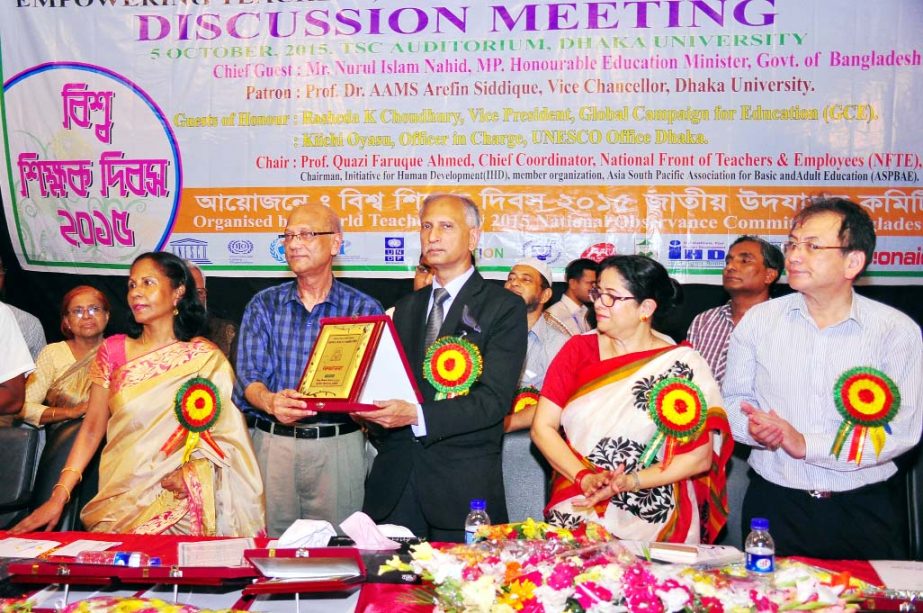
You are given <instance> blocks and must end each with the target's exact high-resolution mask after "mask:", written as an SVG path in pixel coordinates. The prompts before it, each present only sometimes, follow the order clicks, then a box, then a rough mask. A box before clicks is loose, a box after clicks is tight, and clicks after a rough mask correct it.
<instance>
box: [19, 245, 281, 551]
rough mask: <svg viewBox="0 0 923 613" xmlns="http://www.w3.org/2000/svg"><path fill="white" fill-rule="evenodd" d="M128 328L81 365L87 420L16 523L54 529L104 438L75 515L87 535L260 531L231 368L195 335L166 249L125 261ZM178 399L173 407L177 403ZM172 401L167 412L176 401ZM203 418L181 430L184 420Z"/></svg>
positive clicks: (189, 297) (194, 317)
mask: <svg viewBox="0 0 923 613" xmlns="http://www.w3.org/2000/svg"><path fill="white" fill-rule="evenodd" d="M128 305H129V307H130V308H131V311H132V313H133V314H134V322H135V325H134V326H133V329H132V332H131V334H130V335H129V336H125V335H123V334H117V335H115V336H111V337H109V338H108V339H106V340H105V341H104V342H103V343H102V345H100V347H99V350H98V351H97V356H96V360H95V361H94V362H93V364H92V366H91V368H90V379H91V381H92V386H91V388H90V400H89V404H88V407H87V413H86V417H85V419H84V422H83V424H82V425H81V428H80V432H79V434H78V435H77V439H76V440H75V442H74V446H73V448H72V449H71V452H70V455H69V456H68V458H67V464H66V465H65V467H64V469H63V470H62V471H61V474H60V478H59V480H58V483H57V484H56V485H55V486H54V488H53V490H52V494H51V498H50V499H49V500H48V501H47V502H45V503H44V504H43V505H42V506H40V507H39V508H38V509H36V510H35V511H34V512H33V513H32V514H31V515H30V516H29V517H27V518H26V519H24V520H23V521H22V522H20V523H19V524H17V526H16V527H14V529H13V530H14V532H17V533H18V532H28V531H33V530H42V529H48V528H49V527H52V526H55V525H57V523H58V520H59V518H60V516H61V513H62V510H63V509H64V506H65V504H66V503H67V502H68V500H69V499H70V494H71V492H72V491H73V489H74V487H75V486H76V485H77V483H78V482H79V481H80V478H81V476H82V473H83V470H84V468H85V467H86V466H87V464H88V462H89V461H90V459H91V458H92V456H93V454H94V452H95V451H96V448H97V447H98V446H99V444H100V442H101V441H102V439H103V437H104V436H106V445H105V447H104V448H103V452H102V459H101V461H100V467H99V492H98V493H97V494H96V496H95V497H94V498H93V499H92V500H91V501H90V502H89V503H88V504H87V505H86V506H85V507H84V508H83V510H82V512H81V513H80V519H81V520H82V521H83V524H84V525H85V526H86V528H87V529H88V530H91V531H94V532H117V533H118V532H123V533H128V532H131V533H138V534H186V535H196V536H216V535H217V536H255V535H259V534H262V533H264V513H263V507H264V503H263V483H262V481H261V479H260V474H259V470H258V468H257V465H256V458H255V457H254V455H253V447H252V446H251V443H250V437H249V434H248V432H247V427H246V424H245V423H244V419H243V416H242V415H241V414H240V412H239V411H238V410H237V408H236V407H235V406H234V404H233V402H232V401H231V389H232V387H233V382H234V373H233V371H232V370H231V365H230V364H229V363H228V361H227V359H226V358H225V357H224V354H222V353H221V351H219V350H218V348H217V347H215V345H213V344H212V343H210V342H209V341H206V340H204V339H201V338H196V337H197V335H198V334H199V333H200V332H201V331H202V329H203V328H204V325H205V309H204V308H203V307H202V305H201V303H200V302H199V300H198V298H197V297H196V294H195V285H194V283H193V280H192V276H191V275H190V274H189V270H188V269H187V268H186V265H185V264H184V263H183V261H182V260H181V259H179V258H178V257H176V256H175V255H173V254H171V253H164V252H158V253H145V254H142V255H140V256H138V258H137V259H135V261H134V263H133V264H132V266H131V272H130V275H129V278H128ZM177 403H178V407H177ZM176 408H178V409H179V411H178V412H177V411H176V410H175V409H176ZM212 410H213V416H211V417H210V419H212V420H214V421H213V422H212V424H211V425H210V426H209V427H208V428H207V429H206V430H205V431H202V432H201V438H197V437H191V436H190V435H191V434H192V432H191V431H190V430H189V428H190V427H192V426H193V423H192V422H191V420H192V419H196V420H197V422H201V421H202V420H206V419H208V418H209V415H208V413H203V412H204V411H212Z"/></svg>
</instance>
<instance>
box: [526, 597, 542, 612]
mask: <svg viewBox="0 0 923 613" xmlns="http://www.w3.org/2000/svg"><path fill="white" fill-rule="evenodd" d="M521 610H522V612H523V613H545V605H543V604H542V603H540V602H539V601H538V598H530V599H529V600H526V601H525V602H523V603H522V609H521Z"/></svg>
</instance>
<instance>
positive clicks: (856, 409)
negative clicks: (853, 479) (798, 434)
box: [830, 366, 901, 464]
mask: <svg viewBox="0 0 923 613" xmlns="http://www.w3.org/2000/svg"><path fill="white" fill-rule="evenodd" d="M833 402H834V404H836V410H837V411H838V412H839V413H840V415H842V416H843V423H842V424H840V429H839V430H838V431H837V433H836V437H834V439H833V445H831V447H830V453H831V454H832V455H833V456H834V457H836V458H839V457H840V452H842V451H843V445H845V444H846V439H848V438H849V435H850V434H852V441H851V443H850V445H849V455H848V456H847V460H848V461H850V462H855V463H856V464H859V463H860V462H862V451H863V448H864V447H865V438H866V437H865V435H866V434H868V438H869V439H870V440H871V441H872V446H873V447H874V449H875V456H876V457H877V456H878V455H880V454H881V450H882V449H883V448H884V446H885V434H886V433H888V434H890V432H891V428H890V426H889V425H888V424H889V423H890V422H891V420H892V419H894V415H895V414H897V411H898V409H899V408H900V406H901V392H900V390H898V388H897V385H895V383H894V381H892V380H891V378H890V377H889V376H888V375H886V374H885V373H883V372H881V371H880V370H877V369H874V368H871V367H866V366H860V367H857V368H852V369H850V370H847V371H846V372H844V373H843V374H842V375H840V378H839V379H837V382H836V384H835V385H834V386H833Z"/></svg>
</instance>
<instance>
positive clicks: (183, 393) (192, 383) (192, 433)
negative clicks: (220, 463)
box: [160, 377, 224, 464]
mask: <svg viewBox="0 0 923 613" xmlns="http://www.w3.org/2000/svg"><path fill="white" fill-rule="evenodd" d="M173 412H174V413H175V414H176V419H177V421H179V426H177V427H176V430H174V431H173V434H171V435H170V438H169V439H167V442H166V443H164V444H163V447H161V448H160V450H161V451H162V452H163V453H164V454H165V455H170V454H171V453H173V452H174V451H176V450H177V449H178V448H179V446H180V445H181V444H182V443H183V438H184V435H185V445H184V447H185V448H184V450H183V464H185V463H186V462H188V461H189V457H190V456H191V455H192V451H193V449H195V447H196V445H198V444H199V439H200V438H201V439H203V440H204V441H205V442H206V443H208V444H209V446H211V448H212V449H214V450H215V453H217V454H218V455H219V456H220V457H222V458H223V457H224V453H223V452H222V451H221V448H220V447H218V444H217V443H216V442H215V439H214V438H212V435H211V433H210V432H209V431H208V430H209V428H211V427H212V426H213V425H215V422H216V421H218V416H219V415H220V414H221V396H220V394H219V393H218V388H217V387H215V384H214V383H212V382H211V381H209V380H208V379H205V378H204V377H193V378H192V379H189V381H186V383H184V384H183V386H182V387H180V388H179V391H177V392H176V401H175V402H174V404H173Z"/></svg>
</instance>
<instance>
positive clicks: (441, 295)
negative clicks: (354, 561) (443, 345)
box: [423, 287, 449, 349]
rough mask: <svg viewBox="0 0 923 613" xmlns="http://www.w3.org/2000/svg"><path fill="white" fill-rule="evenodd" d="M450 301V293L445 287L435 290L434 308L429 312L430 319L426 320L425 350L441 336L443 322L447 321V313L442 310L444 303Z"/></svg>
mask: <svg viewBox="0 0 923 613" xmlns="http://www.w3.org/2000/svg"><path fill="white" fill-rule="evenodd" d="M448 299H449V292H448V290H446V289H445V288H444V287H437V288H435V289H434V290H433V308H432V309H431V310H430V312H429V318H428V319H427V320H426V336H424V337H423V338H424V342H423V348H424V349H428V348H429V346H430V345H432V344H433V341H435V340H436V337H437V336H439V328H441V327H442V320H443V319H445V313H444V312H443V310H442V303H443V302H445V301H446V300H448Z"/></svg>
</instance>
